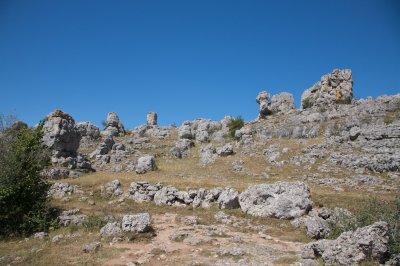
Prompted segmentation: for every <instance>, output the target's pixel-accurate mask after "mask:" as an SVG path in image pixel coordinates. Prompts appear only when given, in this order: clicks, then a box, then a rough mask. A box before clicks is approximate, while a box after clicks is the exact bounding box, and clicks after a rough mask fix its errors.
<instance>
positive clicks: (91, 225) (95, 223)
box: [82, 215, 106, 232]
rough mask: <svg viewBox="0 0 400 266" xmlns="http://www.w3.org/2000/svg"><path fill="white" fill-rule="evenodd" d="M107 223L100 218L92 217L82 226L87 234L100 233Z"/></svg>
mask: <svg viewBox="0 0 400 266" xmlns="http://www.w3.org/2000/svg"><path fill="white" fill-rule="evenodd" d="M104 225H106V222H105V221H104V220H103V219H101V218H100V217H99V216H94V215H90V216H89V217H88V219H87V220H86V221H85V222H84V223H83V224H82V226H83V228H84V230H85V231H87V232H95V231H96V232H97V231H99V230H100V229H101V228H102V227H103V226H104Z"/></svg>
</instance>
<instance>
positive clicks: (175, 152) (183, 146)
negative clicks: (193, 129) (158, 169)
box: [171, 139, 194, 159]
mask: <svg viewBox="0 0 400 266" xmlns="http://www.w3.org/2000/svg"><path fill="white" fill-rule="evenodd" d="M192 147H194V142H193V141H192V140H189V139H179V140H178V141H177V142H176V143H175V146H174V147H173V148H172V149H171V154H172V156H174V157H176V158H180V159H181V158H185V157H187V156H188V155H189V153H190V149H191V148H192Z"/></svg>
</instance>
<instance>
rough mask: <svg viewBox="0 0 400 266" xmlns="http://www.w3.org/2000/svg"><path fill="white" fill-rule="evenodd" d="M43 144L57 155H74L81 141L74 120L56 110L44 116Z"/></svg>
mask: <svg viewBox="0 0 400 266" xmlns="http://www.w3.org/2000/svg"><path fill="white" fill-rule="evenodd" d="M43 132H44V135H43V142H44V144H45V145H46V146H47V147H49V148H51V149H52V150H53V151H54V152H55V153H56V154H57V155H60V156H61V155H64V156H71V155H76V151H77V150H78V148H79V141H80V139H81V136H80V133H79V131H78V129H77V127H76V126H75V120H74V119H73V118H72V117H71V116H70V115H69V114H67V113H65V112H63V111H61V110H56V111H54V112H52V113H50V114H48V115H47V116H46V123H45V124H44V126H43Z"/></svg>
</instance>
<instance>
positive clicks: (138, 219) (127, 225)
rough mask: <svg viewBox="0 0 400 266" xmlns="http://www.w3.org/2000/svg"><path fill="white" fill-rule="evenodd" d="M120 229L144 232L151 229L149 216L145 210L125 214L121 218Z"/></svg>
mask: <svg viewBox="0 0 400 266" xmlns="http://www.w3.org/2000/svg"><path fill="white" fill-rule="evenodd" d="M121 226H122V231H124V232H135V233H145V232H148V231H149V230H150V229H151V217H150V214H149V213H147V212H144V213H138V214H133V215H125V216H124V217H123V218H122V224H121Z"/></svg>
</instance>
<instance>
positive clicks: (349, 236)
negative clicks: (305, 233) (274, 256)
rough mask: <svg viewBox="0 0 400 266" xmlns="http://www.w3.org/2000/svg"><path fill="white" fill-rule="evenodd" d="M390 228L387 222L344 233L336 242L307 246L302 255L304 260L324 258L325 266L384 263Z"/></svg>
mask: <svg viewBox="0 0 400 266" xmlns="http://www.w3.org/2000/svg"><path fill="white" fill-rule="evenodd" d="M388 241H389V237H388V226H387V223H386V222H376V223H374V224H372V225H369V226H365V227H361V228H358V229H357V230H355V231H348V232H344V233H342V234H341V235H340V236H339V237H338V238H337V239H335V240H319V241H317V242H313V243H310V244H307V245H306V246H305V247H304V249H303V253H302V257H303V258H304V259H316V258H318V257H322V259H323V261H324V264H325V265H343V266H344V265H358V264H360V263H361V262H362V261H364V260H376V261H380V262H382V261H383V259H384V257H385V255H386V252H387V251H388V248H387V244H388Z"/></svg>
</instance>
